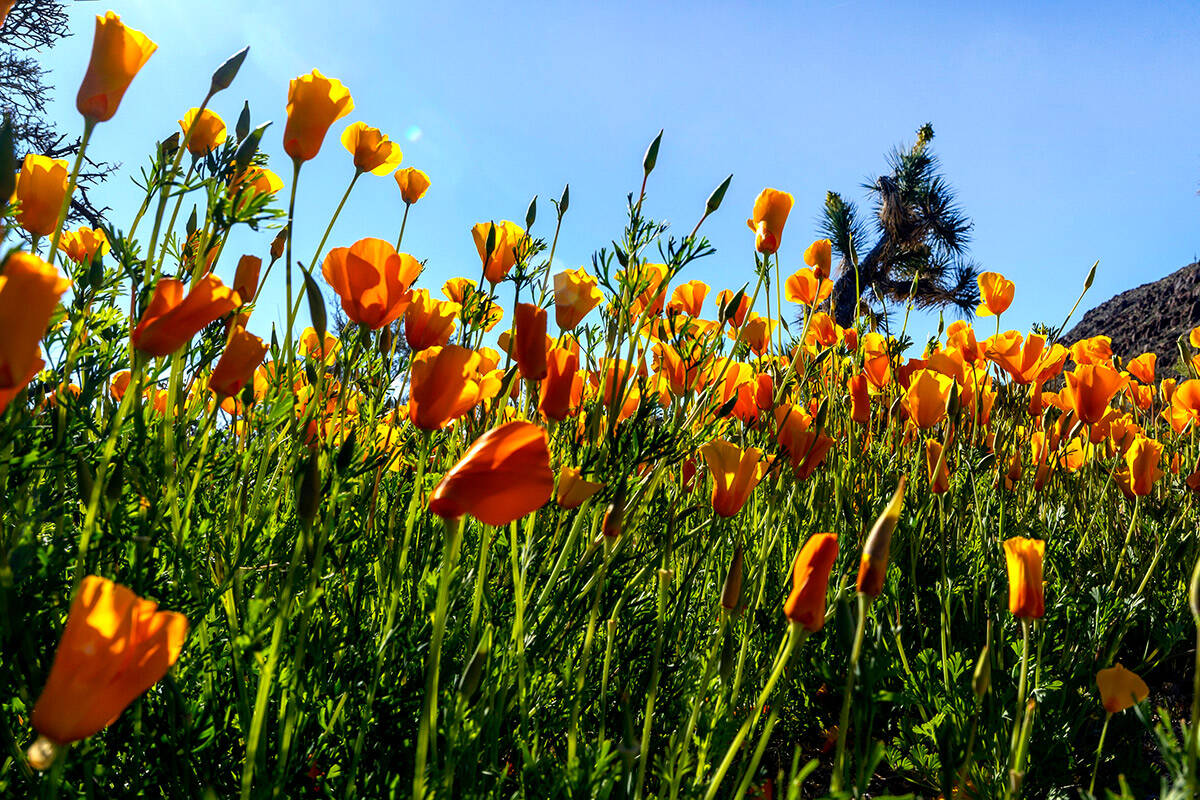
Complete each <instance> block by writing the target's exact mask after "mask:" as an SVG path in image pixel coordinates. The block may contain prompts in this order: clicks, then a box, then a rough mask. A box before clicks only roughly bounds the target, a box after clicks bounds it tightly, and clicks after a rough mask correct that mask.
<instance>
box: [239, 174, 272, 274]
mask: <svg viewBox="0 0 1200 800" xmlns="http://www.w3.org/2000/svg"><path fill="white" fill-rule="evenodd" d="M282 188H283V179H282V178H280V177H279V176H278V175H276V174H275V173H274V172H272V171H271V170H269V169H267V168H266V167H248V168H247V169H246V171H245V172H243V173H241V174H240V175H237V176H235V177H234V178H233V180H231V181H230V182H229V196H230V197H234V196H235V195H237V194H238V192H241V193H242V196H241V198H239V199H238V202H237V210H238V211H239V212H240V211H241V210H242V209H244V208H245V207H246V204H247V203H249V202H250V198H251V197H257V196H259V195H264V194H275V193H276V192H278V191H279V190H280V189H282ZM272 256H273V257H275V256H274V253H272Z"/></svg>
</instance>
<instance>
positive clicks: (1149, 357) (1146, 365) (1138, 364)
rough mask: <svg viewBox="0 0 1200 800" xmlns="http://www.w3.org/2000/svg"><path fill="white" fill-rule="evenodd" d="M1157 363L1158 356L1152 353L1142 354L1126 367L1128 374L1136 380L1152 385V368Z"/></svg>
mask: <svg viewBox="0 0 1200 800" xmlns="http://www.w3.org/2000/svg"><path fill="white" fill-rule="evenodd" d="M1157 363H1158V356H1157V355H1156V354H1154V353H1142V354H1141V355H1140V356H1138V357H1137V358H1135V359H1133V360H1132V361H1130V362H1129V364H1128V365H1126V367H1125V368H1126V369H1128V370H1129V374H1130V375H1132V376H1133V377H1135V378H1137V379H1138V380H1139V381H1141V382H1142V383H1154V367H1155V366H1156V365H1157Z"/></svg>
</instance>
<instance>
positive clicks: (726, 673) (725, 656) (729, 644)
mask: <svg viewBox="0 0 1200 800" xmlns="http://www.w3.org/2000/svg"><path fill="white" fill-rule="evenodd" d="M736 655H737V651H736V650H735V649H734V647H733V637H732V636H731V635H729V634H728V633H727V634H726V635H725V640H724V641H723V642H721V663H720V665H719V666H718V667H717V674H718V675H719V676H720V678H721V683H729V678H730V676H731V675H733V666H734V661H735V659H734V657H735V656H736Z"/></svg>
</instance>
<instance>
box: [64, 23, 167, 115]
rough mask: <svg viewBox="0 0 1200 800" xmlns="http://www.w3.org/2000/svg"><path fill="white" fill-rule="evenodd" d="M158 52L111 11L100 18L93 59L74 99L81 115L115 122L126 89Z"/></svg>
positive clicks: (93, 44)
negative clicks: (114, 117)
mask: <svg viewBox="0 0 1200 800" xmlns="http://www.w3.org/2000/svg"><path fill="white" fill-rule="evenodd" d="M157 49H158V45H156V44H155V43H154V42H152V41H150V39H149V38H148V37H147V36H146V34H144V33H142V32H141V31H135V30H134V29H133V28H127V27H125V24H124V23H123V22H121V18H120V17H119V16H117V15H116V14H115V13H113V12H112V11H109V12H108V13H107V14H105V15H104V16H103V17H101V16H97V17H96V34H95V37H94V38H93V39H92V58H91V60H90V61H88V66H87V72H85V73H84V75H83V83H82V84H81V85H80V86H79V94H78V95H76V97H75V107H76V108H77V109H79V113H80V114H83V116H84V117H86V118H88V119H90V120H92V121H93V122H107V121H108V120H110V119H112V117H113V114H116V113H117V106H119V105H120V104H121V98H122V97H124V96H125V90H126V89H128V88H129V84H130V83H132V82H133V78H134V76H135V75H137V74H138V71H139V70H140V69H141V68H142V67H143V66H145V64H146V62H147V61H148V60H150V56H152V55H154V51H155V50H157Z"/></svg>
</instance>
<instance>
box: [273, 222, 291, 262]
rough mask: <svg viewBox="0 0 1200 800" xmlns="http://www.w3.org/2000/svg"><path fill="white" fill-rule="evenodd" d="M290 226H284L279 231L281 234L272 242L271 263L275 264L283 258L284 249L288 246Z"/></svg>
mask: <svg viewBox="0 0 1200 800" xmlns="http://www.w3.org/2000/svg"><path fill="white" fill-rule="evenodd" d="M287 237H288V226H287V225H284V226H283V227H282V228H280V229H279V233H277V234H275V238H274V239H272V240H271V262H272V263H274V262H276V261H278V260H279V259H280V258H282V257H283V251H284V247H285V246H286V245H287Z"/></svg>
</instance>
